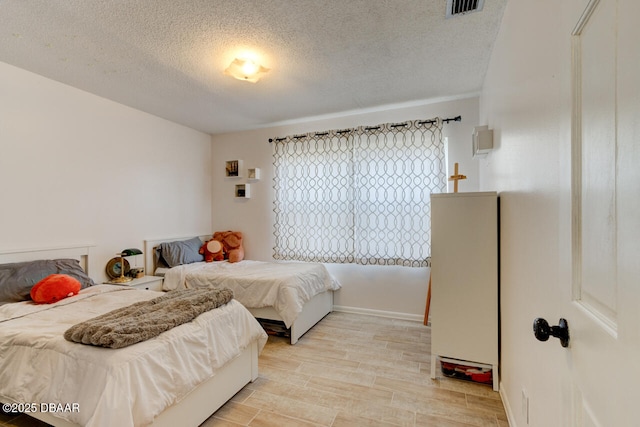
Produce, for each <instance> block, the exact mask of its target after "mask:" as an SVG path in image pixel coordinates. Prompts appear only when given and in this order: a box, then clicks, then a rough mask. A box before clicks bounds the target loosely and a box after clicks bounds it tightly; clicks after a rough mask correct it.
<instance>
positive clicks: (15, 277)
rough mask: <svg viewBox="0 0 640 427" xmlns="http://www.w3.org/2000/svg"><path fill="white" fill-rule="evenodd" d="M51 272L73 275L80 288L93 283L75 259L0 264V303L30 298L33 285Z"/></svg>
mask: <svg viewBox="0 0 640 427" xmlns="http://www.w3.org/2000/svg"><path fill="white" fill-rule="evenodd" d="M52 274H66V275H69V276H71V277H74V278H76V279H78V281H79V282H80V285H81V287H82V288H86V287H88V286H93V285H95V283H94V282H93V280H92V279H91V278H90V277H89V276H87V273H85V271H84V270H83V269H82V267H80V261H78V260H77V259H42V260H37V261H25V262H15V263H11V264H0V304H5V303H9V302H20V301H26V300H29V299H31V296H30V295H29V293H30V292H31V288H32V287H33V285H35V284H36V283H38V282H39V281H40V280H42V279H44V278H45V277H47V276H50V275H52Z"/></svg>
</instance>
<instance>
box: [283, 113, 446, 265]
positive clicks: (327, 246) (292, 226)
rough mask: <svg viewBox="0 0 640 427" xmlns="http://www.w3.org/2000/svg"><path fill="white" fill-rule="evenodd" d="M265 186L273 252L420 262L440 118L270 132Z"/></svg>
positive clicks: (425, 247) (436, 177) (434, 189)
mask: <svg viewBox="0 0 640 427" xmlns="http://www.w3.org/2000/svg"><path fill="white" fill-rule="evenodd" d="M273 185H274V190H275V199H274V212H275V224H274V235H275V238H276V239H275V240H276V245H275V247H274V258H275V259H280V260H300V261H314V262H327V263H358V264H377V265H403V266H412V267H424V266H428V265H429V259H430V241H431V230H430V222H431V221H430V212H431V206H430V194H431V193H441V192H444V191H446V176H445V166H444V144H443V142H442V121H441V120H440V119H439V118H436V119H433V120H425V121H420V120H415V121H410V122H405V123H396V124H390V123H387V124H382V125H379V126H374V127H359V128H356V129H346V130H331V131H327V132H318V133H308V134H303V135H292V136H287V137H285V138H276V139H274V181H273Z"/></svg>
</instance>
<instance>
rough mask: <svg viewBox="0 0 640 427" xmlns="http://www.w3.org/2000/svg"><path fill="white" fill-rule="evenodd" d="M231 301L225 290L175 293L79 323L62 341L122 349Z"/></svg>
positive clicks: (177, 291)
mask: <svg viewBox="0 0 640 427" xmlns="http://www.w3.org/2000/svg"><path fill="white" fill-rule="evenodd" d="M232 298H233V291H231V290H230V289H228V288H223V289H211V288H201V289H181V290H175V291H171V292H167V293H166V294H164V295H162V296H160V297H158V298H154V299H152V300H149V301H140V302H137V303H135V304H132V305H129V306H127V307H122V308H119V309H116V310H113V311H110V312H109V313H105V314H103V315H100V316H98V317H94V318H93V319H89V320H86V321H84V322H81V323H78V324H76V325H74V326H72V327H71V328H69V329H67V331H66V332H65V333H64V337H65V339H66V340H67V341H72V342H77V343H80V344H90V345H95V346H100V347H109V348H122V347H126V346H129V345H131V344H135V343H138V342H140V341H144V340H148V339H150V338H153V337H155V336H157V335H160V334H161V333H162V332H164V331H167V330H169V329H171V328H173V327H175V326H178V325H181V324H183V323H187V322H190V321H192V320H193V319H195V318H196V317H198V316H199V315H200V314H202V313H204V312H205V311H209V310H212V309H214V308H216V307H220V306H221V305H224V304H226V303H228V302H229V301H230V300H231V299H232Z"/></svg>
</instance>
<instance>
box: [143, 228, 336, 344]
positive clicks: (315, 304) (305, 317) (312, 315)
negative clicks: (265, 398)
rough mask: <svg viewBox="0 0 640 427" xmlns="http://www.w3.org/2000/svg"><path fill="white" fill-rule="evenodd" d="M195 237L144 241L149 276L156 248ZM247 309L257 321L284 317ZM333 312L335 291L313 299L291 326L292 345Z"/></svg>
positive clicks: (267, 309) (268, 310) (271, 311)
mask: <svg viewBox="0 0 640 427" xmlns="http://www.w3.org/2000/svg"><path fill="white" fill-rule="evenodd" d="M193 237H194V236H187V237H169V238H163V239H152V240H145V241H144V268H145V272H146V273H148V274H154V272H155V269H156V266H155V264H154V262H153V253H154V251H155V249H156V247H157V246H158V245H159V244H160V243H163V242H175V241H177V240H186V239H190V238H193ZM198 237H199V238H200V240H202V241H203V242H205V241H207V240H209V239H210V238H211V235H210V234H209V235H201V236H198ZM247 309H248V310H249V311H250V312H251V314H253V316H254V317H256V318H257V319H267V320H277V321H280V322H282V317H281V316H280V315H279V314H278V312H276V311H275V309H274V308H273V307H261V308H251V307H247ZM332 311H333V291H326V292H322V293H321V294H318V295H316V296H314V297H312V298H311V299H310V300H309V301H307V302H306V304H305V305H304V306H303V307H302V311H301V312H300V314H299V315H298V317H297V318H296V320H294V322H293V324H292V325H291V329H290V335H291V344H295V343H297V342H298V340H299V339H300V337H301V336H302V335H304V334H305V333H306V332H307V331H308V330H309V329H311V328H312V327H313V326H314V325H315V324H316V323H318V322H319V321H320V320H322V319H323V318H324V317H325V316H326V315H327V314H329V313H331V312H332Z"/></svg>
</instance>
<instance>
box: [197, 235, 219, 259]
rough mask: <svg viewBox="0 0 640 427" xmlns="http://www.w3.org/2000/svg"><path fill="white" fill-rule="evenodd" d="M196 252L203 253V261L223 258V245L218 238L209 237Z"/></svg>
mask: <svg viewBox="0 0 640 427" xmlns="http://www.w3.org/2000/svg"><path fill="white" fill-rule="evenodd" d="M198 253H200V254H202V255H204V261H205V262H212V261H222V260H224V247H223V246H222V243H221V242H220V241H219V240H216V239H211V240H209V241H207V242H204V243H203V245H202V246H200V250H199V251H198Z"/></svg>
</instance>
